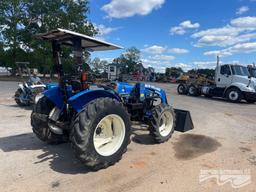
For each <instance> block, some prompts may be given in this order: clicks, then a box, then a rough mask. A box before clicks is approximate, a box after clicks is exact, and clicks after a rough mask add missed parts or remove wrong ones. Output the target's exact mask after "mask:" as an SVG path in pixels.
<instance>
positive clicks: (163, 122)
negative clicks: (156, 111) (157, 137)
mask: <svg viewBox="0 0 256 192" xmlns="http://www.w3.org/2000/svg"><path fill="white" fill-rule="evenodd" d="M172 129H173V116H172V113H171V112H170V111H165V112H163V113H162V115H161V118H160V127H159V133H160V134H161V135H162V136H163V137H166V136H167V135H169V134H170V133H171V131H172Z"/></svg>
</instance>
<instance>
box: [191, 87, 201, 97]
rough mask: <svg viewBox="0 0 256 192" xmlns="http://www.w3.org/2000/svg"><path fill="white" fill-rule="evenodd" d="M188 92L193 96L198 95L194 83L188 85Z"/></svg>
mask: <svg viewBox="0 0 256 192" xmlns="http://www.w3.org/2000/svg"><path fill="white" fill-rule="evenodd" d="M188 94H189V95H190V96H193V97H195V96H199V95H200V94H199V91H198V89H197V88H196V87H195V86H194V85H190V86H189V87H188Z"/></svg>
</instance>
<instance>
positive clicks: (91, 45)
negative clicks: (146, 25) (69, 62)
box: [37, 28, 123, 51]
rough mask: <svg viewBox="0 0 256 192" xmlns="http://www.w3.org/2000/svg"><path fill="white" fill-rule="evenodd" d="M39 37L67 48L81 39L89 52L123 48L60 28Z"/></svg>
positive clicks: (84, 47) (83, 46)
mask: <svg viewBox="0 0 256 192" xmlns="http://www.w3.org/2000/svg"><path fill="white" fill-rule="evenodd" d="M37 37H38V38H40V39H43V40H49V41H54V40H55V41H59V42H61V43H62V44H64V45H67V46H73V42H72V41H71V39H73V38H80V39H81V40H82V48H83V49H86V50H88V51H106V50H115V49H122V48H123V47H120V46H118V45H115V44H112V43H108V42H105V41H102V40H98V39H95V38H93V37H90V36H87V35H84V34H81V33H76V32H73V31H69V30H66V29H60V28H58V29H56V30H53V31H50V32H47V33H41V34H38V35H37Z"/></svg>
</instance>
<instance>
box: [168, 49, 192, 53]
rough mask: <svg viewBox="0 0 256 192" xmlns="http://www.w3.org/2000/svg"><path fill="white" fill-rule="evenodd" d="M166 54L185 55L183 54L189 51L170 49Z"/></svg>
mask: <svg viewBox="0 0 256 192" xmlns="http://www.w3.org/2000/svg"><path fill="white" fill-rule="evenodd" d="M168 53H173V54H185V53H189V50H187V49H181V48H171V49H168Z"/></svg>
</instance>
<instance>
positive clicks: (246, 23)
mask: <svg viewBox="0 0 256 192" xmlns="http://www.w3.org/2000/svg"><path fill="white" fill-rule="evenodd" d="M230 23H231V25H233V26H234V27H239V28H245V29H246V28H247V29H248V30H253V29H255V28H256V17H239V18H236V19H233V20H231V22H230Z"/></svg>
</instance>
